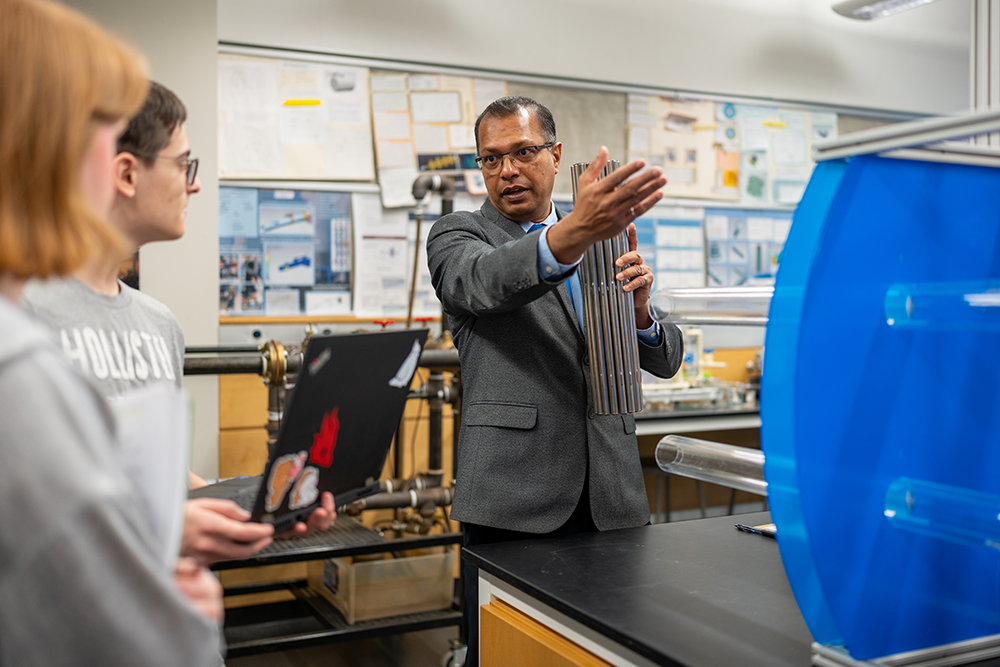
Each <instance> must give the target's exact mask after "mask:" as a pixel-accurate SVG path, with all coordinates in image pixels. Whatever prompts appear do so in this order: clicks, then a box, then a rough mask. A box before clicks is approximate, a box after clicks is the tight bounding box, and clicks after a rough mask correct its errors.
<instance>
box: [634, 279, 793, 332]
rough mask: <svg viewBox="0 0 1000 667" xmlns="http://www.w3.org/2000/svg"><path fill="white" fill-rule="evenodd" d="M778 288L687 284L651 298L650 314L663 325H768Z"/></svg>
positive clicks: (661, 292)
mask: <svg viewBox="0 0 1000 667" xmlns="http://www.w3.org/2000/svg"><path fill="white" fill-rule="evenodd" d="M773 295H774V287H773V286H771V285H761V286H751V287H685V288H677V289H661V290H657V291H656V292H654V293H653V294H652V295H651V296H650V297H649V314H650V316H651V317H652V318H653V319H654V320H656V321H657V322H659V323H660V324H701V325H706V324H732V325H742V326H766V325H767V311H768V309H769V308H770V307H771V297H772V296H773Z"/></svg>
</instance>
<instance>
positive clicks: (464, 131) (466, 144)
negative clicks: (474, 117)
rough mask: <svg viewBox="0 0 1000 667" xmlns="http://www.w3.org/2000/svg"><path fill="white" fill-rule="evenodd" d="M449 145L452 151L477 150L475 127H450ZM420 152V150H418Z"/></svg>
mask: <svg viewBox="0 0 1000 667" xmlns="http://www.w3.org/2000/svg"><path fill="white" fill-rule="evenodd" d="M448 143H449V144H450V145H451V150H455V151H458V150H465V149H469V150H475V148H476V133H475V126H474V125H449V126H448ZM418 150H419V149H418Z"/></svg>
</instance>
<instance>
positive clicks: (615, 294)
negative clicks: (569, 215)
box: [571, 160, 642, 415]
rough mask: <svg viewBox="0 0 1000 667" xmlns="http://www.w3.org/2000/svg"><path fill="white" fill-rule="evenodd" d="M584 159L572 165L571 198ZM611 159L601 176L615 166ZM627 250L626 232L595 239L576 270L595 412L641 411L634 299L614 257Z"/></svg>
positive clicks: (583, 164)
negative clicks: (578, 278)
mask: <svg viewBox="0 0 1000 667" xmlns="http://www.w3.org/2000/svg"><path fill="white" fill-rule="evenodd" d="M587 166H588V165H587V163H578V164H574V165H573V166H572V169H571V172H572V178H571V180H572V183H573V200H574V201H576V197H577V183H578V181H579V180H580V176H581V175H582V174H583V172H584V171H585V170H586V169H587ZM618 166H619V163H618V162H617V161H616V160H609V161H608V163H607V165H605V167H604V170H603V172H602V174H601V177H602V178H603V177H606V176H608V175H609V174H610V173H611V172H613V171H614V170H615V169H617V168H618ZM627 251H628V233H627V231H623V232H621V233H620V234H617V235H615V236H614V237H612V238H610V239H606V240H604V241H598V242H597V243H595V244H593V245H592V246H591V247H590V248H588V249H587V252H586V253H585V254H584V257H583V259H582V260H581V262H580V267H579V269H578V271H579V276H580V289H581V292H582V293H583V311H584V317H583V320H584V328H585V333H586V336H587V346H588V350H589V357H590V378H591V387H592V389H593V400H594V412H595V413H597V414H601V415H617V414H628V413H632V412H638V411H639V410H641V409H642V381H641V375H640V371H639V349H638V342H637V340H636V335H635V300H634V297H633V295H632V293H631V292H626V291H625V290H624V289H622V285H621V283H619V282H618V281H617V280H616V279H615V276H616V275H617V273H618V271H619V269H618V267H616V266H615V261H616V260H617V259H618V258H619V257H621V256H622V255H624V254H625V253H626V252H627Z"/></svg>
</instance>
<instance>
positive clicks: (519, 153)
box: [476, 142, 555, 172]
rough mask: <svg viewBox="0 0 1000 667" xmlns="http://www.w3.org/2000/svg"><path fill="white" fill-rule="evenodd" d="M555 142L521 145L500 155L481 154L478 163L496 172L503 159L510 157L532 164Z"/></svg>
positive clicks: (520, 162)
mask: <svg viewBox="0 0 1000 667" xmlns="http://www.w3.org/2000/svg"><path fill="white" fill-rule="evenodd" d="M553 146H555V143H553V142H549V143H547V144H539V145H537V146H521V147H520V148H515V149H514V150H512V151H507V152H506V153H500V154H499V155H480V156H479V157H477V158H476V164H478V165H479V168H480V169H482V170H483V171H485V172H494V171H497V170H499V169H500V167H501V166H502V165H503V159H504V158H505V157H509V158H510V161H511V162H514V163H516V164H522V165H523V164H531V163H532V162H534V161H535V158H536V157H538V153H539V151H542V150H544V149H546V148H552V147H553Z"/></svg>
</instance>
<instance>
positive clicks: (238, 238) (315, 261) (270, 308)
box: [219, 186, 352, 317]
mask: <svg viewBox="0 0 1000 667" xmlns="http://www.w3.org/2000/svg"><path fill="white" fill-rule="evenodd" d="M351 310H352V308H351V194H350V193H347V192H331V191H317V190H302V189H287V188H281V187H276V188H256V187H225V186H223V187H220V188H219V312H220V314H222V315H242V316H248V315H249V316H261V315H266V316H272V317H273V316H280V317H288V316H296V315H349V314H350V313H351Z"/></svg>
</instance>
